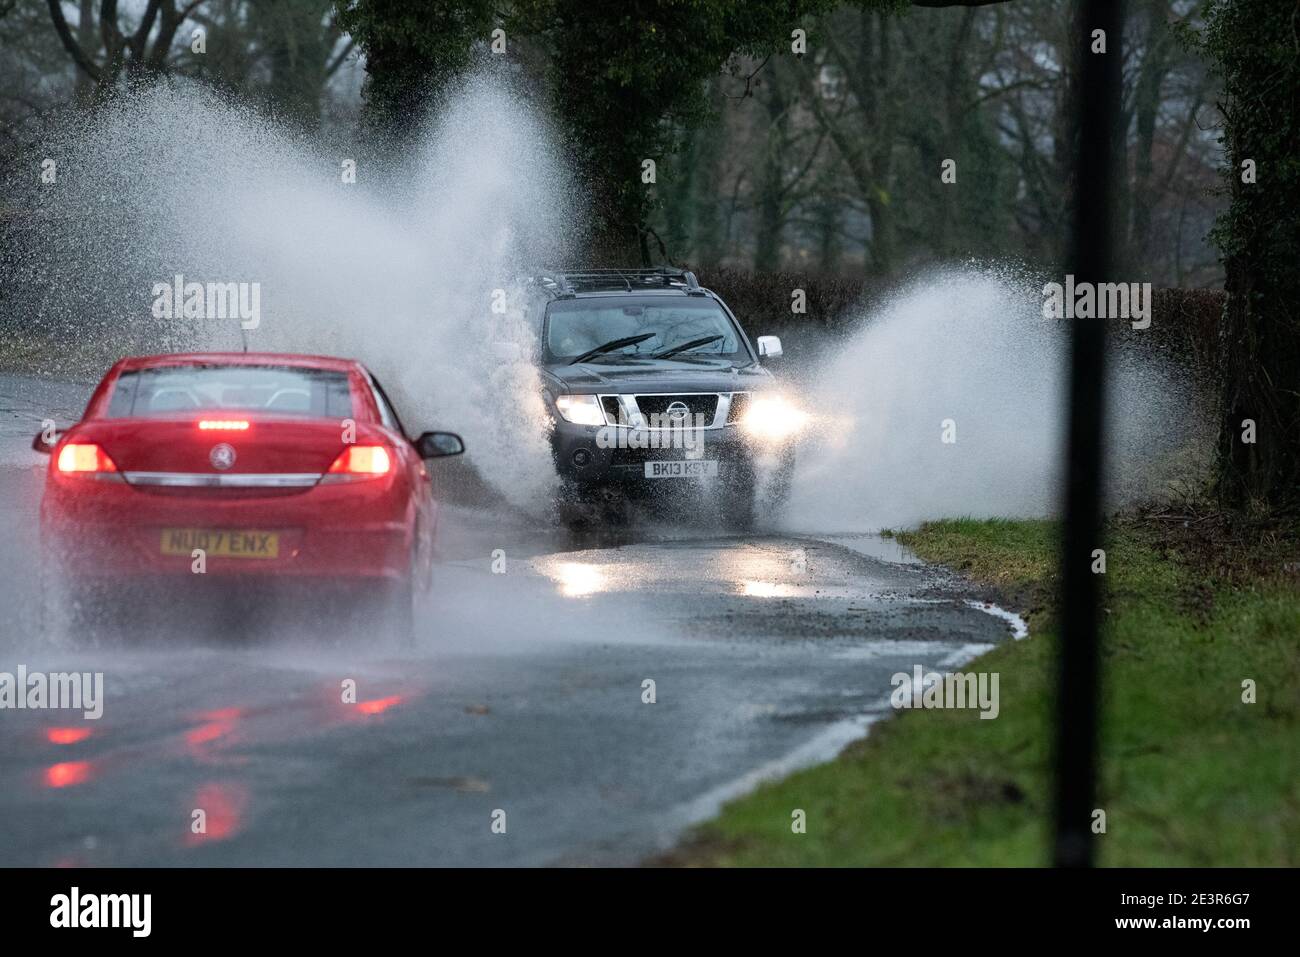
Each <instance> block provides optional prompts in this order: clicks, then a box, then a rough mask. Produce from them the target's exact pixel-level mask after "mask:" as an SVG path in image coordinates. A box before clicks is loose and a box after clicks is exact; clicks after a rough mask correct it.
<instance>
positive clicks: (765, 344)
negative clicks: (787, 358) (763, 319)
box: [758, 336, 784, 359]
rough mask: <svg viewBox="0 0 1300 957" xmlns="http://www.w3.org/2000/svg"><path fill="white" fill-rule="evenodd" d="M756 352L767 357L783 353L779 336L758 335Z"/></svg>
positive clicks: (772, 357)
mask: <svg viewBox="0 0 1300 957" xmlns="http://www.w3.org/2000/svg"><path fill="white" fill-rule="evenodd" d="M758 354H759V355H760V356H766V357H767V358H769V359H775V358H777V356H780V355H784V353H783V352H782V351H781V337H780V336H759V337H758Z"/></svg>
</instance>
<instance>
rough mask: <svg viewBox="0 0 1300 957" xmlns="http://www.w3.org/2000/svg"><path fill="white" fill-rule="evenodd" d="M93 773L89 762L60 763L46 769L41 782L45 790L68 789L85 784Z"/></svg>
mask: <svg viewBox="0 0 1300 957" xmlns="http://www.w3.org/2000/svg"><path fill="white" fill-rule="evenodd" d="M93 771H94V769H93V767H92V765H91V763H90V762H89V761H61V762H59V763H58V764H51V765H50V766H49V767H48V768H46V769H45V773H44V774H43V775H42V776H41V780H42V783H44V785H45V786H46V787H47V788H70V787H73V786H75V785H78V784H85V783H86V782H87V781H89V780H90V778H91V776H92V774H93Z"/></svg>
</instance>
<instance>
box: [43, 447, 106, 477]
mask: <svg viewBox="0 0 1300 957" xmlns="http://www.w3.org/2000/svg"><path fill="white" fill-rule="evenodd" d="M54 467H55V468H56V469H57V470H58V471H59V472H60V474H63V475H82V476H86V477H87V478H96V477H99V476H111V477H114V478H116V477H118V475H117V466H116V465H114V464H113V460H112V459H110V458H109V457H108V455H107V454H106V453H105V452H104V450H103V449H101V448H100V447H99V446H98V445H96V444H95V443H93V442H69V443H68V444H67V445H65V446H64V447H63V448H61V449H59V458H58V460H57V461H56V462H55V463H54Z"/></svg>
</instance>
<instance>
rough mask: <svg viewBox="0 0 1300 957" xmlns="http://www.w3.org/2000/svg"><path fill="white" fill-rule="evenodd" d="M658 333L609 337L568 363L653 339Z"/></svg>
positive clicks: (574, 364)
mask: <svg viewBox="0 0 1300 957" xmlns="http://www.w3.org/2000/svg"><path fill="white" fill-rule="evenodd" d="M656 335H658V333H654V332H643V333H641V334H640V335H639V336H624V337H623V338H622V339H611V340H610V341H609V342H605V343H602V344H601V345H598V346H596V348H594V349H588V350H587V351H586V352H584V353H583V354H582V355H580V356H578V357H577V358H576V359H574V360H572V361H571V362H570V363H569V365H571V366H576V365H577V364H578V363H579V362H586V361H587V360H588V359H591V358H594V357H595V356H598V355H600V354H601V353H603V352H613V351H614V350H615V349H622V348H623V347H624V346H634V345H636V344H637V343H638V342H645V341H646V340H647V339H653V338H654V337H655V336H656Z"/></svg>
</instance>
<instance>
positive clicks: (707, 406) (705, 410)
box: [636, 392, 718, 422]
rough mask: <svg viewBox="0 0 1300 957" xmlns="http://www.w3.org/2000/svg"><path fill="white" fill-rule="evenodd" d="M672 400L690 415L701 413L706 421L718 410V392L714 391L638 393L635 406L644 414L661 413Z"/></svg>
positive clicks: (711, 419)
mask: <svg viewBox="0 0 1300 957" xmlns="http://www.w3.org/2000/svg"><path fill="white" fill-rule="evenodd" d="M674 402H681V403H682V404H683V405H685V406H686V408H687V411H689V412H690V413H691V415H702V416H704V420H705V421H706V422H712V421H713V417H714V416H715V415H716V414H717V411H718V394H717V393H716V392H686V393H682V394H680V395H638V396H637V397H636V407H637V408H638V409H640V410H641V414H642V415H644V416H647V417H649V416H652V415H663V414H664V413H665V412H667V411H668V407H669V406H670V405H672V404H673V403H674Z"/></svg>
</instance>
